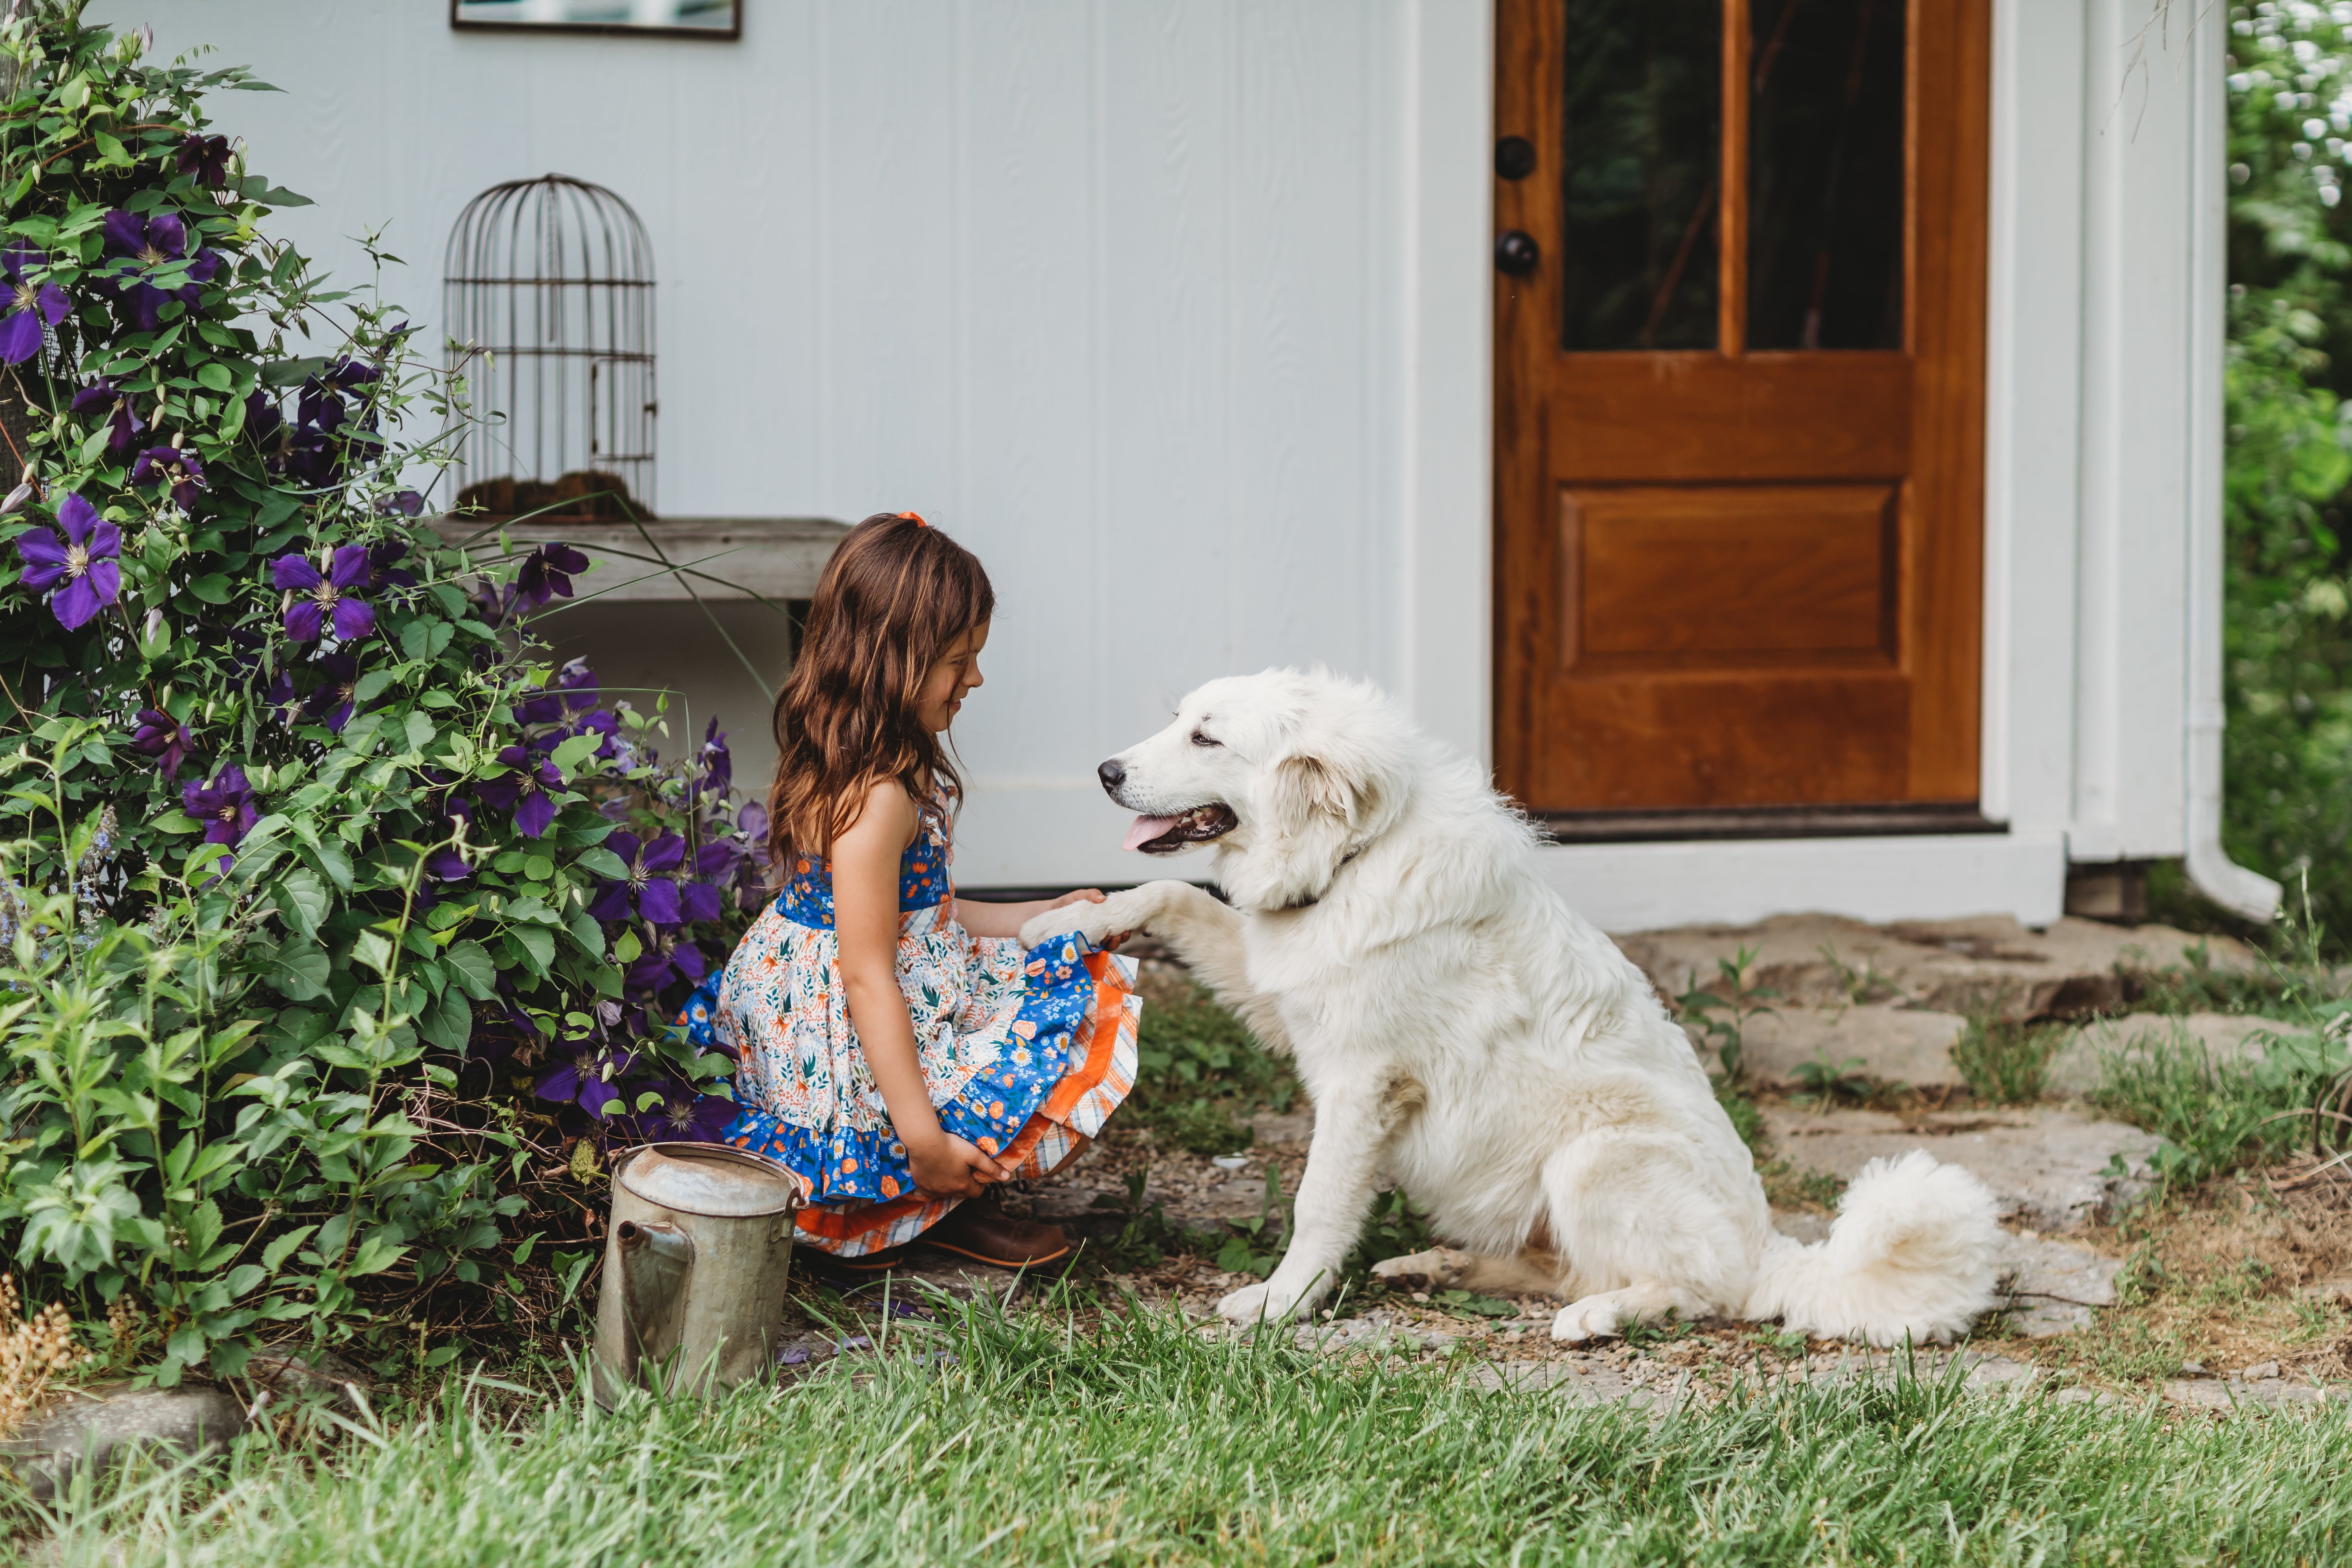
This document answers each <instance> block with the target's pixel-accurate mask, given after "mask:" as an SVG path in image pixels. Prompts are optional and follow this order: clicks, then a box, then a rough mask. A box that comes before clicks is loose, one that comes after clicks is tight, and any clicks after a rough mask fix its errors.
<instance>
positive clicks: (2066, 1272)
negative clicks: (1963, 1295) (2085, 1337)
mask: <svg viewBox="0 0 2352 1568" xmlns="http://www.w3.org/2000/svg"><path fill="white" fill-rule="evenodd" d="M2005 1234H2006V1239H2005V1240H2004V1241H2003V1242H2002V1244H2001V1258H2000V1267H2001V1273H2002V1276H2003V1277H2004V1279H2006V1281H2007V1284H2006V1286H2005V1289H2006V1290H2007V1292H2008V1297H2009V1306H2008V1310H2007V1311H2006V1312H2004V1313H2003V1316H2004V1317H2005V1318H2006V1320H2007V1321H2008V1323H2009V1326H2010V1327H2011V1328H2012V1329H2014V1330H2016V1331H2018V1332H2020V1333H2021V1334H2024V1335H2025V1336H2027V1337H2028V1338H2029V1339H2047V1338H2048V1337H2049V1336H2051V1335H2053V1334H2064V1333H2072V1332H2073V1331H2074V1330H2076V1329H2086V1328H2089V1327H2090V1326H2091V1321H2092V1318H2093V1317H2094V1315H2095V1311H2096V1309H2098V1308H2101V1307H2112V1306H2114V1305H2115V1304H2116V1274H2117V1272H2119V1271H2120V1270H2121V1269H2122V1268H2123V1259H2122V1258H2109V1257H2107V1256H2106V1255H2105V1253H2100V1252H2094V1251H2092V1250H2091V1249H2090V1248H2089V1247H2076V1246H2073V1245H2071V1244H2069V1243H2066V1242H2063V1241H2058V1240H2055V1239H2053V1237H2046V1236H2042V1235H2040V1234H2038V1233H2037V1232H2034V1231H2030V1230H2029V1231H2024V1232H2014V1231H2012V1232H2008V1233H2005Z"/></svg>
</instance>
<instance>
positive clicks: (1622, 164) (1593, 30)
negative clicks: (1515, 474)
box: [1559, 0, 1723, 350]
mask: <svg viewBox="0 0 2352 1568" xmlns="http://www.w3.org/2000/svg"><path fill="white" fill-rule="evenodd" d="M1566 5H1567V8H1568V26H1567V33H1566V37H1567V38H1568V74H1567V79H1566V85H1567V90H1566V92H1565V94H1564V95H1563V107H1562V113H1561V121H1562V124H1561V132H1562V135H1561V141H1562V153H1563V154H1564V155H1563V157H1562V160H1561V163H1560V168H1561V175H1560V180H1561V203H1560V235H1559V275H1560V278H1561V285H1562V288H1563V289H1564V290H1565V294H1564V297H1563V300H1562V309H1561V312H1560V319H1561V330H1560V339H1561V342H1560V346H1561V347H1562V348H1564V349H1570V350H1591V349H1694V348H1697V349H1703V348H1712V347H1714V346H1715V341H1716V335H1715V321H1716V209H1717V205H1718V203H1717V197H1718V195H1719V188H1718V186H1717V168H1718V166H1719V164H1720V163H1721V152H1722V125H1723V87H1722V80H1721V72H1722V58H1723V11H1722V4H1721V0H1566Z"/></svg>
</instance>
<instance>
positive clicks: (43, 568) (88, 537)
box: [16, 495, 122, 631]
mask: <svg viewBox="0 0 2352 1568" xmlns="http://www.w3.org/2000/svg"><path fill="white" fill-rule="evenodd" d="M58 527H60V528H62V529H64V530H65V531H66V536H65V538H64V539H62V540H60V539H58V536H57V535H56V534H54V533H51V532H50V531H48V530H47V529H46V528H31V529H26V531H24V532H22V533H20V534H18V535H17V536H16V552H17V553H18V554H19V555H21V556H23V557H24V558H25V571H24V574H23V575H22V576H21V577H20V578H19V579H18V580H19V581H20V582H22V583H23V584H25V586H26V587H27V588H30V589H32V590H33V591H34V592H36V593H41V594H46V593H48V592H49V590H50V589H52V588H55V589H57V593H56V594H55V595H53V596H52V597H51V598H50V600H49V612H50V614H52V615H54V616H57V617H58V625H59V626H63V627H65V629H66V630H68V631H72V630H74V629H75V628H76V627H78V626H81V625H82V624H83V623H84V622H86V621H88V620H89V618H90V617H91V616H95V615H96V614H98V612H99V611H100V610H101V609H103V608H105V607H106V606H107V605H110V604H112V603H114V596H115V595H117V594H119V593H121V591H122V567H121V562H120V559H119V558H120V557H121V554H122V531H121V529H119V528H117V527H115V526H114V524H112V523H110V522H108V521H106V520H105V519H103V518H101V517H100V516H99V515H98V509H97V508H96V507H94V506H92V505H90V504H89V502H88V501H86V500H82V499H81V497H79V496H78V495H69V496H68V497H66V498H65V500H61V501H59V502H58Z"/></svg>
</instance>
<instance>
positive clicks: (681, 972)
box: [623, 931, 710, 992]
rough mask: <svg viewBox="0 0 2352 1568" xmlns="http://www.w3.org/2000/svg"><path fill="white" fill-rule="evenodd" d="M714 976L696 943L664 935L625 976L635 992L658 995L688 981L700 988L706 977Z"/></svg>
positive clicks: (675, 935)
mask: <svg viewBox="0 0 2352 1568" xmlns="http://www.w3.org/2000/svg"><path fill="white" fill-rule="evenodd" d="M708 973H710V961H709V959H708V958H705V957H704V956H703V953H702V949H701V948H700V947H698V946H697V945H696V944H695V943H693V942H688V941H686V940H684V939H683V938H681V937H679V936H677V934H676V933H675V932H671V931H664V932H663V933H661V935H660V937H659V939H658V940H656V942H653V943H652V944H651V945H650V946H648V947H647V948H646V950H645V952H641V953H639V954H638V955H637V959H636V962H635V963H632V964H630V965H629V969H628V973H626V974H625V975H624V976H623V979H624V980H625V982H626V983H627V984H628V986H629V988H630V989H631V990H633V991H646V992H658V991H660V990H661V989H662V987H664V986H666V985H667V984H669V983H670V982H672V981H673V980H684V981H686V982H687V983H688V984H691V985H699V984H702V977H703V976H704V975H706V974H708Z"/></svg>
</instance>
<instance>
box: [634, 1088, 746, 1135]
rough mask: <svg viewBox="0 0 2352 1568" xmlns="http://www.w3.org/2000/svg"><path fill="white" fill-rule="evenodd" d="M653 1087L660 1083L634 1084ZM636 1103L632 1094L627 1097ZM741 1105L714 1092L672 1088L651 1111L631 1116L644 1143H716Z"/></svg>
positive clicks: (740, 1108)
mask: <svg viewBox="0 0 2352 1568" xmlns="http://www.w3.org/2000/svg"><path fill="white" fill-rule="evenodd" d="M636 1087H639V1088H645V1089H654V1088H658V1087H660V1086H658V1085H656V1084H644V1085H639V1086H636ZM629 1103H630V1104H632V1105H634V1104H635V1103H636V1095H635V1093H634V1092H633V1093H631V1095H630V1096H629ZM742 1109H743V1108H742V1107H741V1106H740V1105H738V1104H736V1103H735V1102H734V1101H733V1100H728V1099H726V1098H724V1097H723V1096H720V1095H716V1094H695V1093H692V1092H690V1091H680V1090H676V1089H673V1090H672V1091H671V1093H670V1095H669V1097H668V1098H667V1099H666V1100H663V1101H662V1103H661V1104H659V1105H656V1106H655V1107H654V1108H653V1109H652V1110H647V1111H641V1112H639V1113H638V1115H637V1116H636V1118H635V1121H636V1124H637V1136H638V1137H640V1138H643V1139H645V1140H646V1142H666V1143H716V1142H719V1135H720V1134H722V1133H724V1132H725V1131H727V1127H728V1124H729V1123H730V1122H731V1121H734V1120H735V1116H736V1113H737V1112H739V1111H740V1110H742Z"/></svg>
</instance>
